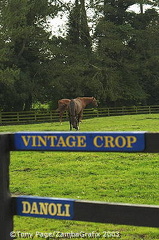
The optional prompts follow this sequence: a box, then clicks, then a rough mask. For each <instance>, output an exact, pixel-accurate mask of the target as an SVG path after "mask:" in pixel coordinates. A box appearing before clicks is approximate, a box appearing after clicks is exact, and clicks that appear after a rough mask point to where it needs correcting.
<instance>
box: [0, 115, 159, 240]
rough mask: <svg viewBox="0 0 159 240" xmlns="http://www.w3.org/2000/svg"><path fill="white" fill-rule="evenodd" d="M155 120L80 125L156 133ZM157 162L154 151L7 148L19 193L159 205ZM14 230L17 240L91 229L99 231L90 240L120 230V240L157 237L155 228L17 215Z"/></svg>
mask: <svg viewBox="0 0 159 240" xmlns="http://www.w3.org/2000/svg"><path fill="white" fill-rule="evenodd" d="M158 123H159V115H158V114H153V115H131V116H118V117H105V118H94V119H87V120H83V123H82V124H81V126H80V128H81V131H159V124H158ZM68 130H69V123H68V122H64V123H63V125H62V126H61V125H60V124H59V123H43V124H32V125H31V124H30V125H17V126H16V125H14V126H0V131H1V132H17V131H68ZM158 165H159V155H158V154H149V153H96V152H92V153H86V152H85V153H82V152H80V153H79V152H12V153H11V166H10V172H11V175H10V188H11V192H12V193H13V194H18V195H34V196H47V197H60V198H71V199H85V200H93V201H94V200H97V201H105V202H122V203H135V204H154V205H159V192H158V189H159V168H158ZM14 231H15V233H16V234H17V239H22V238H20V237H19V236H18V233H19V232H20V233H33V234H34V238H33V239H39V240H40V239H44V238H45V239H46V237H47V234H46V233H57V232H62V233H67V232H71V231H72V232H74V233H80V232H85V233H91V232H93V231H94V232H96V233H100V238H94V239H118V238H117V236H118V233H120V236H121V237H120V239H122V240H134V239H135V240H136V239H138V240H139V239H140V240H141V239H144V240H151V239H154V240H159V229H157V228H147V227H135V226H123V225H113V224H101V223H90V222H76V221H66V220H61V221H59V220H49V219H40V218H25V217H17V216H16V217H14ZM36 232H40V233H43V237H42V235H41V234H40V233H39V235H38V236H36ZM44 234H46V235H44ZM109 234H114V237H110V235H109ZM40 235H41V237H40ZM105 235H106V236H105ZM104 236H105V237H104ZM48 239H49V238H48ZM50 239H59V238H55V237H53V238H50ZM60 239H68V238H67V237H63V238H60ZM73 239H89V237H86V238H73Z"/></svg>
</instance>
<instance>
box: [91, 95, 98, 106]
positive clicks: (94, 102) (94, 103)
mask: <svg viewBox="0 0 159 240" xmlns="http://www.w3.org/2000/svg"><path fill="white" fill-rule="evenodd" d="M92 103H93V105H94V106H95V107H98V103H97V100H96V99H95V97H92Z"/></svg>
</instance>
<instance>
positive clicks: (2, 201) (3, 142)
mask: <svg viewBox="0 0 159 240" xmlns="http://www.w3.org/2000/svg"><path fill="white" fill-rule="evenodd" d="M9 164H10V152H9V135H8V134H0V240H10V239H12V238H11V236H10V233H11V232H12V231H13V213H12V203H11V194H10V191H9Z"/></svg>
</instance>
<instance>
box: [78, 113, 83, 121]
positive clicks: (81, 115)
mask: <svg viewBox="0 0 159 240" xmlns="http://www.w3.org/2000/svg"><path fill="white" fill-rule="evenodd" d="M82 118H83V110H82V111H81V112H80V114H79V123H82Z"/></svg>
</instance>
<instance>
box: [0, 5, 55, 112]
mask: <svg viewBox="0 0 159 240" xmlns="http://www.w3.org/2000/svg"><path fill="white" fill-rule="evenodd" d="M53 3H54V1H53V0H48V1H44V0H38V1H37V0H1V2H0V13H1V14H0V20H1V44H2V42H3V50H2V51H3V52H4V55H3V59H2V58H1V65H2V71H4V74H3V76H5V72H6V71H7V72H8V71H9V69H10V70H11V73H13V71H14V69H16V78H15V77H14V76H15V75H14V74H10V78H11V76H12V85H14V90H15V92H16V94H12V101H10V102H9V101H7V102H8V104H7V106H4V104H3V102H1V103H0V104H1V106H2V108H3V109H4V110H8V109H10V110H23V109H24V110H29V109H30V108H31V105H32V102H33V99H34V97H36V95H37V94H38V92H37V89H39V88H40V85H41V69H42V67H41V66H42V64H43V63H44V61H45V60H46V59H47V58H48V57H49V53H48V41H49V37H50V33H49V32H47V31H46V26H47V17H48V16H51V17H54V16H55V15H56V13H57V11H58V7H57V6H55V5H53ZM19 9H20V11H19ZM8 51H9V52H10V53H8ZM4 59H6V60H4ZM17 71H18V76H17ZM5 81H6V82H7V81H8V80H7V79H6V80H5ZM3 84H5V82H4V80H3V81H1V85H3ZM5 87H6V86H5ZM12 90H13V88H12ZM10 91H11V88H10ZM10 91H9V92H8V99H10V96H9V95H10V94H11V92H10ZM6 92H7V91H6ZM6 92H2V93H1V95H2V98H3V95H5V96H6ZM17 96H19V97H17ZM6 97H7V96H6ZM13 97H15V98H16V101H13Z"/></svg>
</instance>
